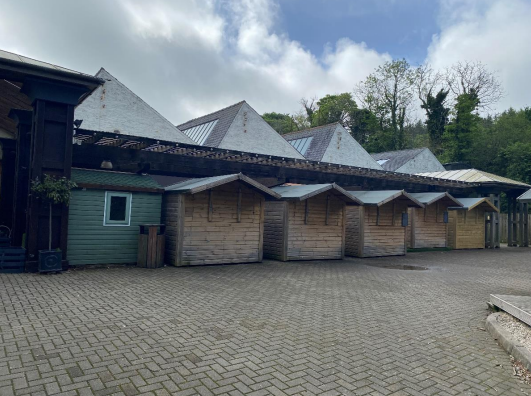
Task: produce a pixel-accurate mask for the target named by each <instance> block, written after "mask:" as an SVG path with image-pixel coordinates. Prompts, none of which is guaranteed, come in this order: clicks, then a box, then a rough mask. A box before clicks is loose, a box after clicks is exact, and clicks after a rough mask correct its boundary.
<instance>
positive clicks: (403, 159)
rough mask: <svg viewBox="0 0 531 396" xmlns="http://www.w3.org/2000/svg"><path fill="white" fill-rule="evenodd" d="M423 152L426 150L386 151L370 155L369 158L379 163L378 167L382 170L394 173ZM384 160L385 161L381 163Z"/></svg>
mask: <svg viewBox="0 0 531 396" xmlns="http://www.w3.org/2000/svg"><path fill="white" fill-rule="evenodd" d="M424 150H426V148H419V149H409V150H397V151H386V152H384V153H376V154H371V156H372V158H374V159H375V160H376V161H380V165H381V166H382V168H384V170H386V171H395V170H397V169H398V168H400V167H401V166H403V165H404V164H405V163H407V162H409V161H411V160H412V159H413V158H415V157H416V156H417V155H419V154H420V153H421V152H422V151H424ZM384 160H387V161H385V162H383V161H384Z"/></svg>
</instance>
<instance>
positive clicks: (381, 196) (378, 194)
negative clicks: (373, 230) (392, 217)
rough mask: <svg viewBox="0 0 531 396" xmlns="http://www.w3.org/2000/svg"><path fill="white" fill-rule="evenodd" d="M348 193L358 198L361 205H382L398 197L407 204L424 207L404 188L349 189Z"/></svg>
mask: <svg viewBox="0 0 531 396" xmlns="http://www.w3.org/2000/svg"><path fill="white" fill-rule="evenodd" d="M349 193H350V194H351V195H353V196H354V197H356V198H357V199H358V200H360V201H361V202H362V204H363V205H367V206H382V205H385V204H386V203H389V202H391V201H394V200H395V199H399V200H406V201H408V203H409V206H416V207H418V208H423V207H424V205H423V204H422V203H420V202H419V201H417V200H416V199H415V198H413V197H412V196H411V195H410V194H408V193H407V192H405V191H404V190H382V191H349Z"/></svg>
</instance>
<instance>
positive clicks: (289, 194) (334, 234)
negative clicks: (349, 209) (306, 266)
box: [264, 183, 359, 261]
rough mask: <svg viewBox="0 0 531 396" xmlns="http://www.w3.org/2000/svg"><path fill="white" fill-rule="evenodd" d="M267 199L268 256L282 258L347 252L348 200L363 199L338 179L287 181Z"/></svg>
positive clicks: (339, 255) (335, 255)
mask: <svg viewBox="0 0 531 396" xmlns="http://www.w3.org/2000/svg"><path fill="white" fill-rule="evenodd" d="M272 190H273V191H274V192H275V193H277V194H278V195H279V196H280V200H277V201H267V202H266V209H265V228H264V256H265V257H267V258H272V259H275V260H281V261H290V260H327V259H328V260H329V259H342V258H343V257H344V256H345V204H346V203H349V204H353V205H358V204H359V201H358V200H357V199H356V198H353V197H352V196H351V195H350V194H349V193H347V192H346V191H345V190H343V189H342V188H341V187H339V186H337V185H336V184H334V183H331V184H313V185H284V186H279V187H274V188H272Z"/></svg>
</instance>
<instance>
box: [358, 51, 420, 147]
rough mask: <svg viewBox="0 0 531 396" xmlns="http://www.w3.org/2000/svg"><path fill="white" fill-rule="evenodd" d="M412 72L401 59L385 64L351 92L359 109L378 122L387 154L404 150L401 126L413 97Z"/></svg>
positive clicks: (404, 143)
mask: <svg viewBox="0 0 531 396" xmlns="http://www.w3.org/2000/svg"><path fill="white" fill-rule="evenodd" d="M414 83H415V72H414V70H413V69H412V68H411V66H410V65H409V63H408V62H407V61H406V60H405V59H401V60H394V61H391V62H386V63H385V64H384V65H382V66H379V67H378V68H377V69H376V70H375V72H374V73H372V74H371V75H369V77H367V79H366V80H365V81H363V82H361V83H360V84H358V86H357V87H356V89H355V95H356V97H357V99H358V100H360V102H361V103H362V105H363V107H365V108H366V109H369V110H370V111H371V112H373V113H374V114H375V115H376V117H378V118H379V122H380V127H381V129H382V131H384V132H386V133H387V134H388V135H389V136H387V139H386V140H388V141H389V142H390V147H388V149H389V150H401V149H403V148H405V147H406V145H407V139H406V134H405V126H406V122H407V117H408V114H409V112H410V109H411V106H412V103H413V97H414Z"/></svg>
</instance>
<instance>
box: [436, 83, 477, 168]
mask: <svg viewBox="0 0 531 396" xmlns="http://www.w3.org/2000/svg"><path fill="white" fill-rule="evenodd" d="M478 105H479V99H478V97H477V95H476V94H475V92H474V91H472V92H471V93H465V94H461V95H459V96H458V97H457V101H456V104H455V106H454V109H453V111H452V114H453V120H452V122H450V124H449V125H448V126H447V127H446V130H445V133H444V147H443V148H444V152H443V154H442V156H441V157H442V158H443V160H444V161H448V162H471V160H472V150H471V148H472V143H473V139H474V137H475V134H477V132H478V126H479V120H480V117H479V115H477V114H476V112H475V111H476V109H477V108H478Z"/></svg>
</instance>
